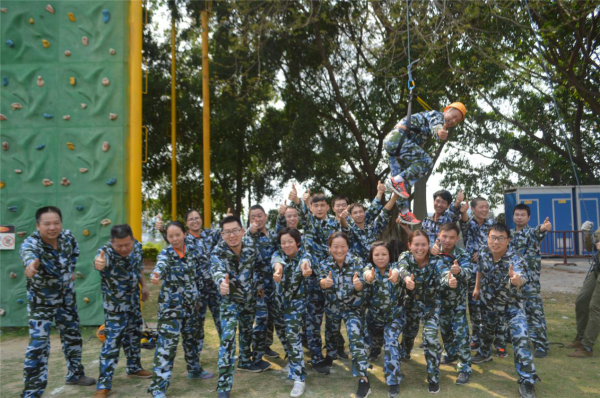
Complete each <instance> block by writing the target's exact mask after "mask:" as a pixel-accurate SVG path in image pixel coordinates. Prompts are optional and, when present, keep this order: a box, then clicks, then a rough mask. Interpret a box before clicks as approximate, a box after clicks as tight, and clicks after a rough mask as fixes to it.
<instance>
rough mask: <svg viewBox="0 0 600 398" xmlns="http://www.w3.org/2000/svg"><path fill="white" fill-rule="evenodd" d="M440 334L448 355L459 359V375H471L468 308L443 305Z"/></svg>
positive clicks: (463, 304) (463, 305) (462, 305)
mask: <svg viewBox="0 0 600 398" xmlns="http://www.w3.org/2000/svg"><path fill="white" fill-rule="evenodd" d="M440 332H441V334H442V341H443V343H444V349H445V350H446V355H448V357H449V358H451V359H457V365H456V370H457V372H458V373H467V374H471V346H470V342H469V323H468V322H467V306H466V304H465V303H464V302H463V303H461V304H458V305H443V304H442V308H441V309H440Z"/></svg>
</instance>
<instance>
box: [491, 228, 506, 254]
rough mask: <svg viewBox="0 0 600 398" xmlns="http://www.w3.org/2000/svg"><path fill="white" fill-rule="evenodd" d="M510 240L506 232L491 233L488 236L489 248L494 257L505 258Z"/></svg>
mask: <svg viewBox="0 0 600 398" xmlns="http://www.w3.org/2000/svg"><path fill="white" fill-rule="evenodd" d="M509 243H510V239H509V238H508V236H507V235H506V232H500V231H493V230H492V231H490V233H489V235H488V246H489V248H490V251H491V252H492V254H494V255H499V256H503V255H504V253H506V251H507V250H508V244H509Z"/></svg>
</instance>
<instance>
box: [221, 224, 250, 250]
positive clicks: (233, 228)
mask: <svg viewBox="0 0 600 398" xmlns="http://www.w3.org/2000/svg"><path fill="white" fill-rule="evenodd" d="M221 236H222V237H223V240H224V241H225V243H227V246H229V247H230V248H232V249H233V248H236V247H239V246H240V245H241V244H242V237H243V236H244V228H242V227H241V226H240V225H239V224H238V223H237V222H235V221H232V222H228V223H225V224H223V229H222V230H221Z"/></svg>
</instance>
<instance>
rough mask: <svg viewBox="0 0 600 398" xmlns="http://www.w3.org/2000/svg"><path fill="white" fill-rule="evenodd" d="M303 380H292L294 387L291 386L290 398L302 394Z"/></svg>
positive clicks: (296, 397)
mask: <svg viewBox="0 0 600 398" xmlns="http://www.w3.org/2000/svg"><path fill="white" fill-rule="evenodd" d="M305 384H306V383H305V382H303V381H295V382H294V388H292V392H291V393H290V397H292V398H298V397H301V396H302V394H304V386H305Z"/></svg>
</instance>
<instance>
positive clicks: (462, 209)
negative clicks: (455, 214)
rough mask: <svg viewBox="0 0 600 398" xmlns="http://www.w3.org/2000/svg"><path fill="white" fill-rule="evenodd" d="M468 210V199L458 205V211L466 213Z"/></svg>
mask: <svg viewBox="0 0 600 398" xmlns="http://www.w3.org/2000/svg"><path fill="white" fill-rule="evenodd" d="M468 210H469V201H465V203H463V204H461V205H460V212H461V213H463V214H464V213H466V212H467V211H468Z"/></svg>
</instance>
